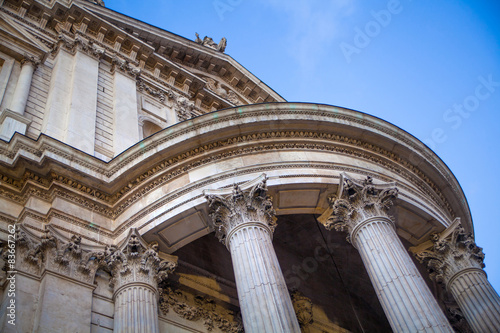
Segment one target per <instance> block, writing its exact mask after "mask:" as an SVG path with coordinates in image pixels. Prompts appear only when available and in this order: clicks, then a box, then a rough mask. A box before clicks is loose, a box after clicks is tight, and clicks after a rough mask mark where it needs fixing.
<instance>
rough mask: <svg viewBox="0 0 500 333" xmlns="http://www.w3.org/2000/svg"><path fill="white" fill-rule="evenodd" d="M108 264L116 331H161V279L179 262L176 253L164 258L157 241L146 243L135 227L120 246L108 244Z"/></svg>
mask: <svg viewBox="0 0 500 333" xmlns="http://www.w3.org/2000/svg"><path fill="white" fill-rule="evenodd" d="M106 252H107V257H106V258H107V259H106V261H107V265H108V267H109V268H110V270H111V273H112V276H113V278H112V281H111V285H112V287H113V288H114V295H113V298H114V301H115V315H114V330H113V332H115V333H122V332H123V333H124V332H131V333H132V332H133V333H135V332H144V333H158V332H159V324H158V283H159V282H161V281H163V280H165V279H166V278H167V277H168V274H169V273H170V272H172V271H173V269H174V268H175V266H176V263H175V259H174V257H169V258H168V259H167V260H162V259H160V257H159V256H158V244H157V243H155V242H154V243H151V244H149V245H148V244H147V243H145V242H144V240H143V239H142V238H141V237H140V235H139V234H138V232H137V230H136V229H132V230H131V231H130V233H129V235H128V237H127V239H126V240H125V242H123V243H122V245H121V246H119V247H118V248H116V247H108V249H107V250H106Z"/></svg>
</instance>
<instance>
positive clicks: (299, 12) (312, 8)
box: [266, 0, 355, 73]
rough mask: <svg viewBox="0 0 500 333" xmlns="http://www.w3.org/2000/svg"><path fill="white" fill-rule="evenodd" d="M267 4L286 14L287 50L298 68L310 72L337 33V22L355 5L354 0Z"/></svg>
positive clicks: (281, 0)
mask: <svg viewBox="0 0 500 333" xmlns="http://www.w3.org/2000/svg"><path fill="white" fill-rule="evenodd" d="M266 4H267V5H270V6H272V7H274V9H275V10H276V11H279V12H281V13H285V14H286V15H287V21H288V25H289V26H288V27H286V31H287V35H286V37H285V38H286V40H287V41H288V45H289V49H288V52H289V53H290V55H291V56H292V57H294V58H295V59H296V61H297V64H298V66H299V67H300V69H301V71H302V72H303V73H304V72H311V71H312V70H314V68H315V67H316V64H317V63H318V62H319V59H320V58H321V57H322V56H324V53H325V52H326V49H327V48H328V47H329V46H330V44H331V43H332V42H333V41H334V40H335V39H336V38H338V37H339V35H340V28H341V27H340V21H341V18H342V17H345V16H347V15H349V14H350V13H351V12H352V11H353V10H354V8H355V1H354V0H333V1H324V0H301V1H290V0H268V1H266Z"/></svg>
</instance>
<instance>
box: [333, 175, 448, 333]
mask: <svg viewBox="0 0 500 333" xmlns="http://www.w3.org/2000/svg"><path fill="white" fill-rule="evenodd" d="M395 186H396V184H395V183H390V184H380V185H375V184H374V183H373V181H372V179H371V178H370V177H368V178H367V179H366V180H364V181H361V182H358V181H354V180H352V179H349V178H348V177H347V176H346V175H342V178H341V184H340V186H339V192H338V195H337V196H336V197H333V198H330V202H331V205H332V210H333V213H332V215H331V216H330V218H329V219H328V220H327V221H326V222H325V223H324V224H325V227H326V228H327V229H328V230H331V229H333V228H335V229H336V230H339V231H346V232H347V233H348V240H349V241H350V242H351V243H352V244H353V245H354V247H356V248H357V249H358V251H359V253H360V256H361V259H362V260H363V263H364V265H365V267H366V270H367V272H368V275H369V276H370V279H371V281H372V284H373V287H374V288H375V292H376V293H377V296H378V298H379V300H380V303H381V305H382V307H383V309H384V312H385V314H386V316H387V319H388V320H389V323H390V325H391V327H392V329H393V330H394V332H423V331H425V332H453V330H452V328H451V326H450V324H449V322H448V320H447V319H446V317H445V316H444V314H443V312H442V310H441V308H440V307H439V306H438V304H437V302H436V300H435V298H434V297H433V295H432V294H431V292H430V290H429V289H428V287H427V285H426V284H425V282H424V280H423V278H422V277H421V275H420V274H419V272H418V270H417V268H416V266H415V265H414V263H413V261H412V260H411V258H410V256H409V254H408V253H407V251H406V249H405V248H404V246H403V244H402V243H401V241H400V240H399V238H398V236H397V234H396V230H395V225H394V222H393V220H392V218H390V217H389V215H388V214H387V211H388V210H389V208H390V207H391V206H392V201H393V199H395V198H396V196H397V194H398V190H397V189H396V187H395Z"/></svg>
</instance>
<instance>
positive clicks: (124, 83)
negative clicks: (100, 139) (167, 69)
mask: <svg viewBox="0 0 500 333" xmlns="http://www.w3.org/2000/svg"><path fill="white" fill-rule="evenodd" d="M113 74H114V75H113V115H114V119H113V150H114V155H115V156H116V155H118V154H120V153H121V152H123V151H124V150H126V149H127V148H129V147H130V146H132V145H134V144H136V143H137V142H139V141H140V136H139V126H138V119H139V118H138V115H137V83H136V78H137V77H138V76H139V74H140V69H139V68H136V67H134V66H133V65H131V64H129V63H127V62H126V61H123V60H121V59H119V58H115V59H113Z"/></svg>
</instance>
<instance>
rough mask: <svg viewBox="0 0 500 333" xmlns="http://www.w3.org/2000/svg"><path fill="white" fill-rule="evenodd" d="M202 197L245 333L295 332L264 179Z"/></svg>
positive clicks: (295, 318)
mask: <svg viewBox="0 0 500 333" xmlns="http://www.w3.org/2000/svg"><path fill="white" fill-rule="evenodd" d="M204 194H205V196H206V198H207V200H208V204H209V211H210V217H211V219H212V221H213V223H214V226H215V228H216V235H217V236H218V237H219V240H220V241H221V242H223V243H224V244H225V245H226V247H227V248H228V250H229V251H230V252H231V259H232V262H233V269H234V275H235V279H236V287H237V290H238V299H239V303H240V309H241V314H242V317H243V327H244V328H245V332H258V333H260V332H287V333H288V332H300V328H299V324H298V321H297V317H296V316H295V312H294V309H293V305H292V302H291V300H290V295H289V293H288V290H287V286H286V283H285V279H284V278H283V273H282V272H281V268H280V266H279V263H278V258H277V257H276V253H275V252H274V248H273V244H272V234H273V231H274V228H275V227H276V222H275V220H276V218H275V216H274V210H273V208H272V202H271V200H270V198H269V196H268V195H267V187H266V178H265V175H262V176H261V177H259V178H257V179H255V180H253V181H251V182H247V183H245V184H243V185H242V186H241V187H240V186H238V185H234V187H233V188H232V189H222V190H207V191H205V192H204Z"/></svg>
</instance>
